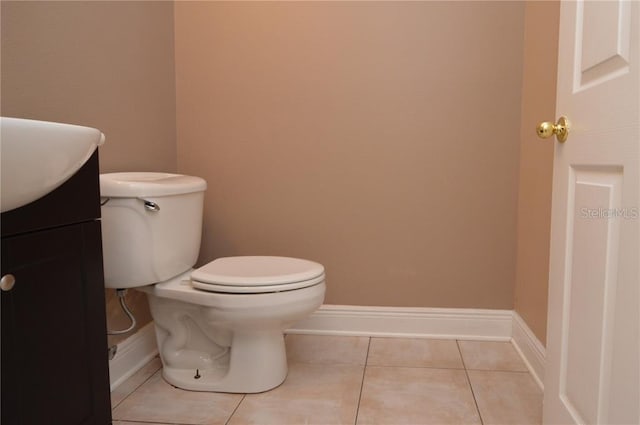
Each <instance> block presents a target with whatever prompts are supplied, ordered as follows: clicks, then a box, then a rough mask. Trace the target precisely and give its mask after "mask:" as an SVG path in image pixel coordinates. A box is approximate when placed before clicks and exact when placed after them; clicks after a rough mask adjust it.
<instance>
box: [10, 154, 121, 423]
mask: <svg viewBox="0 0 640 425" xmlns="http://www.w3.org/2000/svg"><path fill="white" fill-rule="evenodd" d="M98 176H99V171H98V153H97V151H96V152H95V153H94V154H93V156H92V157H91V158H90V159H89V160H88V161H87V163H85V164H84V166H83V167H82V168H80V170H79V171H78V172H77V173H76V174H75V175H74V176H73V177H71V178H70V179H69V180H67V182H65V183H64V184H63V185H62V186H60V187H59V188H58V189H56V190H54V191H53V192H51V193H49V194H48V195H46V196H44V197H43V198H41V199H39V200H37V201H35V202H32V203H30V204H28V205H25V206H23V207H20V208H17V209H15V210H11V211H8V212H5V213H2V215H1V216H0V227H1V231H2V251H1V256H2V270H1V273H2V276H6V275H9V274H10V275H13V276H14V278H15V284H14V285H13V287H12V288H11V289H9V290H2V291H0V299H1V308H2V310H1V320H2V325H1V326H2V334H1V339H2V341H1V344H2V345H1V352H2V353H1V355H2V358H1V364H0V368H1V369H0V373H1V381H2V382H1V385H2V388H1V391H2V392H1V394H2V406H1V407H2V410H1V422H2V424H6V425H46V424H51V425H79V424H84V425H92V424H95V425H104V424H110V423H111V403H110V392H109V368H108V359H107V336H106V315H105V302H104V275H103V269H102V242H101V230H100V221H99V218H100V192H99V191H100V189H99V177H98Z"/></svg>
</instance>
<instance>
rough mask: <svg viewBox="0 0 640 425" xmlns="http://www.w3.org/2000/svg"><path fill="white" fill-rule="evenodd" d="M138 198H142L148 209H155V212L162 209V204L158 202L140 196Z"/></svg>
mask: <svg viewBox="0 0 640 425" xmlns="http://www.w3.org/2000/svg"><path fill="white" fill-rule="evenodd" d="M138 199H140V200H141V201H142V202H143V203H144V208H145V209H146V210H147V211H153V212H158V211H160V206H159V205H158V204H156V203H155V202H152V201H148V200H146V199H142V198H138Z"/></svg>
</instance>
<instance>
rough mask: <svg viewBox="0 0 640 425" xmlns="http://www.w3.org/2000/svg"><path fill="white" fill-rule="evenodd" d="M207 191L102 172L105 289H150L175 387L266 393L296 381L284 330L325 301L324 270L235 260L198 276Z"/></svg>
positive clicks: (179, 178) (175, 178)
mask: <svg viewBox="0 0 640 425" xmlns="http://www.w3.org/2000/svg"><path fill="white" fill-rule="evenodd" d="M206 187H207V184H206V182H205V181H204V180H203V179H201V178H198V177H191V176H183V175H178V174H166V173H144V172H140V173H111V174H102V175H101V176H100V191H101V196H102V203H103V206H102V241H103V242H102V245H103V251H104V252H103V255H104V272H105V286H106V287H108V288H134V287H135V288H137V289H138V290H140V291H143V292H145V293H147V295H148V298H149V305H150V308H151V315H152V316H153V320H154V322H155V329H156V337H157V340H158V350H159V352H160V358H161V359H162V364H163V376H164V378H165V379H166V380H167V382H169V383H170V384H172V385H174V386H176V387H179V388H184V389H187V390H195V391H215V392H232V393H256V392H261V391H266V390H269V389H271V388H274V387H276V386H278V385H280V384H281V383H282V382H283V381H284V379H285V377H286V375H287V359H286V352H285V346H284V334H283V333H284V330H285V329H287V328H288V327H290V326H291V325H292V324H293V323H294V322H296V321H298V320H300V319H303V318H305V317H307V316H308V315H310V314H311V313H312V312H313V311H315V310H316V309H317V308H318V307H319V306H320V305H321V304H322V302H323V301H324V293H325V289H326V286H325V281H324V267H323V266H322V265H320V264H318V263H315V262H313V261H307V260H301V259H296V258H286V257H228V258H218V259H216V260H214V261H212V262H210V263H208V264H206V265H204V266H202V267H200V268H199V269H196V270H193V269H192V267H193V265H194V264H195V263H196V260H197V258H198V251H199V248H200V237H201V230H202V208H203V199H204V191H205V189H206Z"/></svg>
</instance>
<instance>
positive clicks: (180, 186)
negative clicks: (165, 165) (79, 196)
mask: <svg viewBox="0 0 640 425" xmlns="http://www.w3.org/2000/svg"><path fill="white" fill-rule="evenodd" d="M206 188H207V182H206V181H205V180H204V179H201V178H200V177H194V176H185V175H182V174H170V173H148V172H131V173H107V174H100V195H101V196H104V197H113V198H135V197H139V196H169V195H181V194H185V193H193V192H203V191H204V190H205V189H206Z"/></svg>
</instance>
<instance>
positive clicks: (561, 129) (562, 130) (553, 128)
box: [536, 117, 571, 143]
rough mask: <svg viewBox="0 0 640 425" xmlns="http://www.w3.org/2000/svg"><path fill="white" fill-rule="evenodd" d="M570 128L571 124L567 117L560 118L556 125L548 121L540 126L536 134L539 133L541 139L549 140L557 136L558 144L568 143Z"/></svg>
mask: <svg viewBox="0 0 640 425" xmlns="http://www.w3.org/2000/svg"><path fill="white" fill-rule="evenodd" d="M570 126H571V123H570V122H569V120H568V119H567V117H560V118H558V122H557V123H556V124H554V123H552V122H548V121H545V122H541V123H540V124H538V127H537V128H536V133H538V137H540V138H541V139H548V138H549V137H551V136H553V135H554V134H555V135H556V139H557V140H558V142H560V143H564V142H566V141H567V137H569V129H570Z"/></svg>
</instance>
